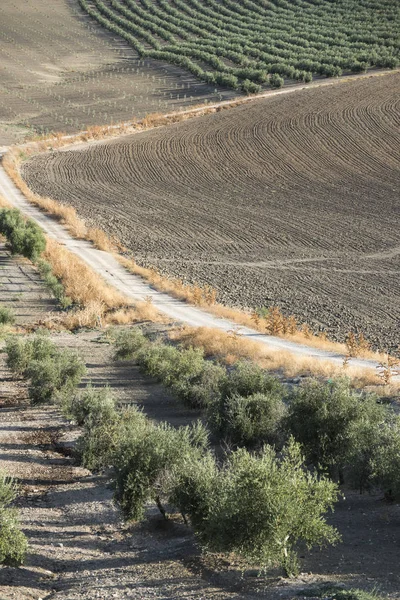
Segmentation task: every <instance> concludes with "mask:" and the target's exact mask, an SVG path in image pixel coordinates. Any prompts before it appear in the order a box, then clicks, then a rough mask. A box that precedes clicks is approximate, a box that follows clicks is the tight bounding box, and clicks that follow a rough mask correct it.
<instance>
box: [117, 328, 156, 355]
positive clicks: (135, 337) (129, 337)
mask: <svg viewBox="0 0 400 600" xmlns="http://www.w3.org/2000/svg"><path fill="white" fill-rule="evenodd" d="M147 343H148V342H147V340H146V338H145V336H144V335H143V332H142V331H141V330H140V329H136V328H131V329H122V330H121V331H119V332H118V333H117V336H116V338H115V347H116V352H115V357H114V358H115V360H130V359H132V358H134V357H135V355H136V353H137V352H138V351H139V350H140V349H141V348H142V347H143V346H145V345H146V344H147Z"/></svg>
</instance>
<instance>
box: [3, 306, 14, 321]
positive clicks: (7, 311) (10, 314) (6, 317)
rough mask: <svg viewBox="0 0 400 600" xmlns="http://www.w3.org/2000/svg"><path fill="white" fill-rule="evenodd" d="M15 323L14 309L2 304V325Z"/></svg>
mask: <svg viewBox="0 0 400 600" xmlns="http://www.w3.org/2000/svg"><path fill="white" fill-rule="evenodd" d="M14 323H15V314H14V311H13V310H12V309H11V308H8V307H7V306H2V305H0V325H13V324H14Z"/></svg>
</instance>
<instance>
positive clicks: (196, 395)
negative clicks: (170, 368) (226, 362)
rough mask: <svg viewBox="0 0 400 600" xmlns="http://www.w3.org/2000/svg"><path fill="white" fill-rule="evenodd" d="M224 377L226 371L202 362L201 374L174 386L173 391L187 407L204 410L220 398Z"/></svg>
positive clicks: (208, 362) (224, 381)
mask: <svg viewBox="0 0 400 600" xmlns="http://www.w3.org/2000/svg"><path fill="white" fill-rule="evenodd" d="M226 377H227V375H226V369H224V368H223V367H221V366H220V365H216V364H214V363H212V362H210V361H207V360H204V361H203V368H202V370H201V372H200V373H199V374H198V375H197V376H195V377H192V378H190V379H186V380H185V381H180V382H179V383H176V384H174V386H173V391H174V393H175V395H176V396H177V397H178V398H179V399H180V400H182V401H183V402H184V403H185V404H187V405H188V406H191V407H192V408H204V407H207V406H208V405H209V404H211V403H213V402H214V401H216V400H217V399H219V398H220V396H221V390H222V389H223V388H224V386H225V383H226Z"/></svg>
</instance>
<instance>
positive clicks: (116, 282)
mask: <svg viewBox="0 0 400 600" xmlns="http://www.w3.org/2000/svg"><path fill="white" fill-rule="evenodd" d="M0 194H1V195H3V197H4V198H6V199H7V200H8V202H10V203H11V204H12V205H14V206H15V207H17V208H19V209H20V210H21V211H22V212H23V213H24V214H25V215H26V216H28V217H30V218H31V219H33V220H35V221H36V222H37V223H38V224H39V225H40V226H41V227H42V228H43V230H44V231H45V232H46V234H47V235H49V236H50V237H52V238H54V239H56V240H57V241H58V242H60V243H62V244H64V245H65V246H66V248H68V250H70V251H71V252H74V253H75V254H76V255H77V256H79V257H80V258H81V259H82V260H84V261H85V262H86V263H87V264H88V265H89V266H90V267H91V268H92V269H93V270H94V271H95V272H97V273H99V274H100V275H101V276H102V277H103V278H104V279H105V280H106V281H107V282H108V283H109V284H111V285H113V286H114V287H116V288H117V289H118V290H120V291H121V292H122V293H124V294H125V295H126V296H127V297H128V298H130V299H131V300H132V301H133V302H135V301H140V300H145V299H146V298H149V297H150V298H151V300H152V303H153V305H154V307H155V308H156V309H158V310H159V311H160V312H162V313H164V314H166V315H167V316H168V317H170V318H171V319H174V320H176V321H180V322H182V323H184V324H186V325H189V326H192V327H212V328H216V329H219V330H222V331H232V330H233V329H238V327H237V325H236V324H235V323H234V322H232V321H229V320H226V319H219V318H216V317H214V316H212V315H210V314H208V313H207V312H206V311H204V310H200V309H198V308H196V307H193V306H189V305H187V304H185V303H184V302H181V301H179V300H175V299H174V298H171V297H170V296H168V295H167V294H164V293H162V292H158V291H157V290H154V289H153V288H152V287H151V286H150V285H148V284H147V283H145V282H144V281H143V280H142V279H141V278H140V277H137V276H135V275H132V274H131V273H129V272H128V271H127V270H126V269H124V268H123V267H122V266H121V265H120V264H119V263H118V262H117V260H116V259H115V258H114V257H113V256H112V255H111V254H108V253H107V252H103V251H101V250H97V249H95V248H94V247H93V246H92V245H91V244H90V243H88V242H85V241H83V240H76V239H74V238H72V237H71V236H70V235H69V233H68V232H67V230H66V229H65V228H64V227H63V226H62V225H60V224H59V223H57V222H56V221H55V220H54V219H52V218H51V217H49V216H47V215H45V214H44V213H42V212H41V211H40V210H39V209H38V208H36V207H35V206H33V205H32V204H30V203H29V202H28V201H27V200H26V199H25V198H24V197H23V195H22V194H21V192H20V191H19V190H18V189H17V188H16V187H15V185H14V184H13V182H12V181H11V180H10V179H9V177H8V175H7V174H6V173H5V171H4V169H3V168H2V167H0ZM239 331H240V334H241V335H242V336H243V338H247V339H250V340H253V341H257V342H259V343H260V344H263V345H264V346H266V347H267V348H269V349H271V350H277V351H287V352H291V353H293V354H294V355H296V356H302V357H312V358H314V359H318V360H321V361H329V362H331V363H333V364H336V365H341V364H342V363H343V358H344V357H343V355H340V354H336V353H334V352H329V351H325V350H319V349H316V348H310V347H308V346H305V345H301V344H296V343H294V342H290V341H288V340H284V339H280V338H278V337H274V336H268V335H263V334H261V333H258V332H257V331H255V330H252V329H249V328H247V327H240V328H239ZM351 365H352V366H355V367H360V368H373V369H375V368H376V367H377V366H378V365H377V363H375V362H374V361H372V360H366V359H358V358H357V359H356V358H355V359H352V360H351Z"/></svg>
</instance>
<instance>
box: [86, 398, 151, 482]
mask: <svg viewBox="0 0 400 600" xmlns="http://www.w3.org/2000/svg"><path fill="white" fill-rule="evenodd" d="M147 427H148V421H147V419H146V417H145V416H144V414H143V413H142V412H141V411H140V410H138V409H137V408H135V407H130V408H128V409H126V410H122V411H118V412H117V411H116V410H114V411H113V410H110V409H109V408H108V409H106V410H96V411H93V412H92V413H91V414H90V415H89V416H87V417H86V419H85V422H84V428H83V435H82V437H81V438H80V439H79V442H78V447H77V451H76V454H77V457H78V459H79V460H80V462H81V464H82V465H83V466H84V467H86V468H87V469H90V470H91V471H101V470H103V469H105V468H107V467H110V466H112V465H114V464H115V461H116V460H117V457H118V456H119V454H120V448H121V447H122V446H123V445H124V444H125V442H126V440H127V439H131V438H132V439H135V438H136V437H137V435H139V434H140V432H142V431H143V430H144V429H146V428H147Z"/></svg>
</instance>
